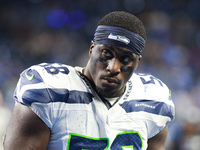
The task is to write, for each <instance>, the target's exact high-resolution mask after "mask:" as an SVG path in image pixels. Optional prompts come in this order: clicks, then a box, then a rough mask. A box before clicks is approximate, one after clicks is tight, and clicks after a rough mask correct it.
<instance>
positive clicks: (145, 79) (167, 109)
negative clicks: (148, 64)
mask: <svg viewBox="0 0 200 150" xmlns="http://www.w3.org/2000/svg"><path fill="white" fill-rule="evenodd" d="M134 80H136V81H137V82H136V83H135V84H136V85H137V87H136V88H134V91H135V92H134V96H135V99H136V100H135V101H134V103H133V104H134V105H133V106H134V107H133V108H134V111H141V112H144V114H143V116H142V117H144V121H145V122H146V127H147V137H148V139H149V138H151V137H153V136H155V135H156V134H158V133H159V132H160V131H161V130H163V129H164V128H165V127H166V126H167V125H168V124H169V123H170V122H171V121H172V120H174V118H175V107H174V103H173V100H172V97H171V91H170V90H169V88H168V87H167V85H166V84H165V83H163V82H162V81H161V80H160V79H158V78H156V77H154V76H152V75H150V74H137V76H135V78H134Z"/></svg>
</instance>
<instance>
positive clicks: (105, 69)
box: [84, 42, 141, 98]
mask: <svg viewBox="0 0 200 150" xmlns="http://www.w3.org/2000/svg"><path fill="white" fill-rule="evenodd" d="M89 54H90V60H89V62H88V64H87V66H86V69H85V72H84V74H85V75H86V76H87V77H88V78H89V80H90V81H91V82H92V83H93V85H95V86H94V88H95V89H96V91H97V93H98V94H99V95H100V96H103V97H110V98H112V97H118V96H120V95H121V94H122V93H123V92H124V90H125V85H126V82H127V81H128V80H129V79H130V77H131V75H132V74H133V72H134V71H135V70H136V68H137V66H138V64H139V61H140V59H141V56H139V55H136V54H135V53H133V52H132V51H130V50H128V49H126V48H122V47H117V46H111V45H94V43H93V42H92V43H91V47H90V51H89ZM108 91H109V92H108Z"/></svg>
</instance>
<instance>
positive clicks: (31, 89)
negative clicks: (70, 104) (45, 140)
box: [14, 64, 67, 128]
mask: <svg viewBox="0 0 200 150" xmlns="http://www.w3.org/2000/svg"><path fill="white" fill-rule="evenodd" d="M53 71H54V70H53ZM51 76H52V74H49V73H48V70H46V69H45V65H41V64H40V65H35V66H32V67H30V68H28V69H26V70H25V71H23V72H22V73H21V75H20V79H19V81H18V84H17V86H16V89H15V92H14V99H15V100H16V101H17V102H19V103H21V104H24V105H26V106H28V107H30V108H31V109H32V110H33V111H34V112H35V113H36V114H37V115H38V116H39V117H40V118H41V119H42V120H43V121H44V122H45V124H46V125H47V126H48V127H49V128H52V126H53V122H54V112H53V100H54V101H55V100H56V99H55V97H58V98H59V100H60V101H62V100H66V95H67V94H65V93H66V90H59V92H57V90H56V88H54V87H53V85H50V84H48V83H46V82H45V81H44V80H47V81H49V83H50V81H51Z"/></svg>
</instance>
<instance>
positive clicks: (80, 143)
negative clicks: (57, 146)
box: [67, 131, 143, 150]
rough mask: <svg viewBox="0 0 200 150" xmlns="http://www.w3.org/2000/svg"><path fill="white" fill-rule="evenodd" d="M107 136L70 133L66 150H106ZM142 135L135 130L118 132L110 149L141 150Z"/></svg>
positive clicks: (107, 145)
mask: <svg viewBox="0 0 200 150" xmlns="http://www.w3.org/2000/svg"><path fill="white" fill-rule="evenodd" d="M108 147H109V139H108V138H92V137H87V136H83V135H79V134H70V136H69V141H68V145H67V150H74V149H76V150H94V149H95V150H108ZM142 147H143V143H142V137H141V135H140V134H139V132H137V131H130V132H122V133H119V134H118V135H117V136H116V138H115V140H114V141H113V143H112V145H111V149H110V150H124V149H132V150H141V149H142Z"/></svg>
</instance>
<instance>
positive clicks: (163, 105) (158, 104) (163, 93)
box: [149, 81, 175, 138]
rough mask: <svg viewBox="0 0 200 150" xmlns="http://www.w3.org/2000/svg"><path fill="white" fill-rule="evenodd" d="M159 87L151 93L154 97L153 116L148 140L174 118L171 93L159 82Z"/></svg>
mask: <svg viewBox="0 0 200 150" xmlns="http://www.w3.org/2000/svg"><path fill="white" fill-rule="evenodd" d="M160 83H161V85H157V87H155V88H154V89H153V91H152V93H153V95H156V96H155V111H156V113H155V114H156V115H154V116H153V120H154V122H152V125H151V128H150V130H149V131H150V132H149V138H151V137H153V136H155V135H156V134H157V133H159V132H160V131H161V130H163V129H164V128H165V127H166V126H167V125H168V124H169V123H170V122H172V121H173V120H174V118H175V106H174V103H173V100H172V97H171V91H170V90H169V89H168V87H167V86H166V85H165V84H164V83H163V82H162V81H160Z"/></svg>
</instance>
